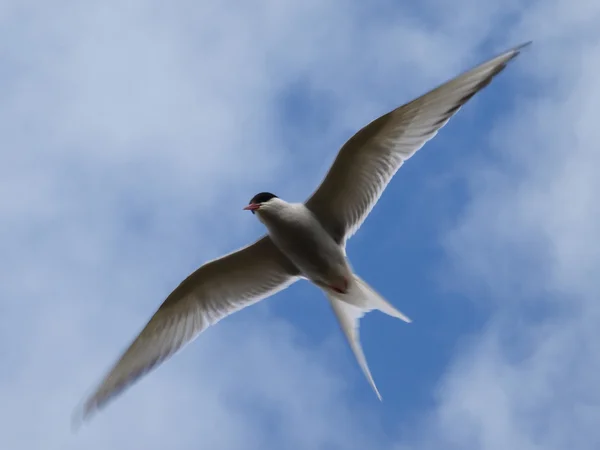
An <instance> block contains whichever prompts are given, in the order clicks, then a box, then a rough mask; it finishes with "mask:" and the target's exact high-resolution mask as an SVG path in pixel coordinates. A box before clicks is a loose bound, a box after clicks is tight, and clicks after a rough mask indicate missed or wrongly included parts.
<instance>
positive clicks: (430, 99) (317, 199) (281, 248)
mask: <svg viewBox="0 0 600 450" xmlns="http://www.w3.org/2000/svg"><path fill="white" fill-rule="evenodd" d="M530 43H531V42H527V43H525V44H522V45H519V46H516V47H513V48H511V49H509V50H507V51H505V52H503V53H501V54H499V55H498V56H496V57H494V58H491V59H489V60H487V61H486V62H484V63H482V64H480V65H478V66H476V67H474V68H472V69H470V70H468V71H466V72H463V73H462V74H460V75H458V76H456V77H455V78H453V79H451V80H449V81H447V82H445V83H443V84H441V85H440V86H438V87H437V88H435V89H432V90H431V91H429V92H427V93H426V94H424V95H422V96H420V97H418V98H416V99H414V100H412V101H410V102H408V103H406V104H404V105H402V106H400V107H398V108H396V109H394V110H392V111H390V112H388V113H387V114H384V115H382V116H381V117H379V118H377V119H375V120H373V121H372V122H370V123H369V124H368V125H366V126H364V127H363V128H362V129H360V130H359V131H358V132H356V133H355V134H354V135H353V136H352V137H351V138H350V139H349V140H348V141H347V142H346V143H345V144H344V145H343V146H342V147H341V149H340V150H339V152H338V155H337V156H336V158H335V160H334V162H333V164H332V166H331V168H330V169H329V171H328V172H327V174H326V176H325V178H324V179H323V181H322V182H321V184H320V185H319V187H318V188H317V189H316V190H315V191H314V192H313V193H312V195H311V196H310V197H309V198H308V199H307V200H306V201H305V202H304V203H289V202H287V201H285V200H283V199H281V198H279V197H278V196H277V195H274V194H272V193H270V192H261V193H259V194H257V195H255V196H254V197H252V199H251V200H250V202H249V203H248V205H246V206H245V207H244V208H243V209H244V210H248V211H251V212H252V214H254V215H255V216H256V217H257V218H258V220H259V221H260V222H262V224H264V226H265V227H266V229H267V233H266V234H265V235H263V236H262V237H261V238H259V239H258V240H257V241H255V242H254V243H252V244H250V245H248V246H246V247H243V248H241V249H239V250H237V251H234V252H232V253H229V254H226V255H224V256H222V257H220V258H217V259H214V260H212V261H209V262H207V263H205V264H204V265H202V266H201V267H200V268H198V269H197V270H196V271H194V272H193V273H192V274H190V275H189V276H188V277H187V278H186V279H185V280H183V281H182V282H181V283H180V284H179V285H178V286H177V287H176V288H175V289H174V290H173V292H172V293H171V294H170V295H168V297H167V298H166V299H165V300H164V302H163V303H162V304H161V305H160V307H159V308H158V309H157V310H156V312H155V313H154V315H153V316H152V317H151V318H150V320H149V322H148V323H147V324H146V326H145V327H144V328H143V329H142V331H141V332H140V333H139V335H138V336H137V337H136V338H135V339H134V340H133V342H132V343H131V344H130V346H129V347H128V348H127V349H126V350H125V351H124V352H123V354H122V355H121V357H120V358H119V359H118V360H117V362H116V363H115V364H114V365H113V366H112V368H111V369H110V370H109V371H108V373H107V374H106V375H105V377H104V378H103V379H102V380H101V381H100V383H99V384H98V385H97V387H96V388H95V389H94V390H93V392H92V393H91V395H89V396H88V397H87V398H86V399H85V401H84V402H83V403H82V405H81V407H80V408H79V410H78V413H77V414H76V415H77V417H78V419H79V422H82V421H83V420H86V419H87V418H89V417H90V416H91V415H92V414H93V413H95V412H97V411H98V410H100V409H102V408H103V407H104V406H105V405H106V404H107V403H108V402H109V401H110V400H111V399H114V398H115V397H116V396H117V395H118V394H120V393H122V392H123V391H124V390H125V389H126V388H128V387H129V386H131V385H132V384H133V383H134V382H135V381H137V380H138V379H139V378H141V377H142V376H143V375H145V374H146V373H148V372H149V371H151V370H152V369H153V368H155V367H157V366H158V365H159V364H161V363H163V362H164V361H165V360H167V359H168V358H170V357H171V356H173V355H174V354H175V353H177V352H179V351H180V350H181V349H182V348H183V347H184V346H185V345H187V344H189V343H190V342H191V341H192V340H194V339H195V338H196V337H197V336H198V335H199V334H200V333H201V332H202V331H204V330H205V329H206V328H208V327H209V326H212V325H215V324H216V323H217V322H219V321H220V320H221V319H223V318H225V317H227V316H229V315H231V314H232V313H234V312H236V311H238V310H240V309H242V308H245V307H248V306H250V305H252V304H254V303H256V302H258V301H259V300H262V299H264V298H267V297H270V296H272V295H274V294H275V293H277V292H280V291H282V290H284V289H286V288H287V287H288V286H290V285H291V284H293V283H295V282H297V281H298V280H301V279H304V280H308V281H309V282H311V283H312V284H314V285H316V286H317V287H318V288H319V289H321V290H322V291H323V292H324V294H325V296H326V298H327V300H328V301H329V304H330V306H331V308H332V310H333V312H334V314H335V316H336V317H337V320H338V322H339V325H340V328H341V330H342V331H343V333H344V335H345V337H346V339H347V340H348V343H349V345H350V348H351V349H352V351H353V353H354V355H355V357H356V359H357V361H358V365H359V366H360V368H361V369H362V372H363V373H364V375H365V377H366V379H367V380H368V382H369V384H370V385H371V387H372V389H373V391H374V392H375V394H376V395H377V397H378V398H379V399H380V400H381V395H380V393H379V390H378V388H377V386H376V384H375V381H374V379H373V377H372V375H371V372H370V370H369V367H368V365H367V361H366V359H365V356H364V353H363V350H362V348H361V344H360V338H359V321H360V319H361V318H362V317H363V316H364V315H365V314H366V313H368V312H370V311H373V310H379V311H381V312H383V313H385V314H387V315H389V316H392V317H395V318H398V319H401V320H403V321H405V322H410V319H409V318H408V317H407V316H406V315H404V314H403V313H401V312H400V311H399V310H398V309H396V307H395V306H393V304H392V303H390V302H389V301H387V300H386V299H384V298H383V297H382V295H381V294H379V293H378V292H377V291H376V290H375V289H373V288H372V287H371V286H369V285H368V284H367V283H366V282H365V281H364V280H363V279H362V278H360V277H359V276H358V275H357V274H356V273H355V272H354V271H353V269H352V266H351V264H350V262H349V260H348V257H347V255H346V242H347V240H348V239H349V238H350V237H351V236H352V235H353V234H355V233H356V231H357V230H358V229H359V228H360V226H361V225H362V223H363V222H364V221H365V219H366V218H367V216H368V215H369V213H370V211H371V210H372V209H373V207H374V206H375V204H376V203H377V201H378V199H379V198H380V196H381V195H382V193H383V191H384V189H385V188H386V186H387V184H388V183H389V182H390V180H391V179H392V177H393V176H394V174H395V173H396V172H397V170H398V169H399V168H400V167H401V166H402V165H403V164H404V162H405V161H406V160H408V159H409V158H410V157H411V156H413V155H414V154H415V152H416V151H417V150H419V149H420V148H421V147H423V145H425V143H426V142H427V141H429V140H430V139H432V138H433V137H434V136H435V135H436V134H437V132H438V131H439V130H440V128H442V127H443V126H444V125H445V124H446V123H447V122H448V120H449V119H450V118H451V117H452V116H453V115H454V114H456V113H457V112H458V110H459V109H460V108H461V107H462V106H463V105H464V104H465V103H466V102H467V101H468V100H469V99H470V98H471V97H473V96H474V95H475V94H476V93H477V92H479V91H481V90H482V89H483V88H484V87H486V86H487V85H488V84H490V82H491V81H492V80H493V79H494V78H495V77H496V75H498V74H499V73H500V72H502V71H503V70H504V68H505V67H506V66H507V64H508V63H509V62H510V61H511V60H513V59H514V58H515V57H516V56H517V55H519V54H520V53H521V50H522V49H523V48H525V47H526V46H527V45H529V44H530Z"/></svg>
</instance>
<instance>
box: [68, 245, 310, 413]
mask: <svg viewBox="0 0 600 450" xmlns="http://www.w3.org/2000/svg"><path fill="white" fill-rule="evenodd" d="M298 275H299V273H298V270H297V269H296V268H295V267H294V265H293V264H292V263H291V262H290V261H289V260H288V259H287V258H286V257H285V256H284V255H283V254H282V253H281V252H280V251H279V249H278V248H277V247H276V246H275V245H274V244H273V242H272V241H271V239H270V238H269V237H268V236H264V237H263V238H261V239H259V240H258V241H256V242H255V243H253V244H251V245H249V246H247V247H244V248H242V249H240V250H238V251H236V252H233V253H230V254H228V255H225V256H223V257H221V258H218V259H215V260H213V261H210V262H208V263H207V264H205V265H203V266H202V267H200V268H199V269H198V270H196V271H195V272H194V273H192V274H191V275H190V276H189V277H187V278H186V279H185V280H184V281H183V282H182V283H181V284H180V285H179V286H178V287H177V288H176V289H175V290H174V291H173V292H172V293H171V294H170V295H169V296H168V297H167V299H166V300H165V301H164V302H163V304H162V305H161V306H160V308H158V310H157V311H156V313H155V314H154V316H152V318H151V319H150V321H149V322H148V324H147V325H146V326H145V327H144V329H143V330H142V331H141V333H140V334H139V335H138V337H137V338H135V340H134V341H133V343H132V344H131V345H130V346H129V348H128V349H127V350H126V351H125V352H124V353H123V355H122V356H121V358H120V359H119V360H118V361H117V363H116V364H115V365H114V366H113V368H112V369H111V370H110V371H109V372H108V374H107V375H106V376H105V377H104V379H103V380H102V382H101V383H100V385H99V386H98V387H97V389H96V390H95V391H94V393H93V394H92V395H91V396H90V397H89V398H88V399H87V400H86V401H85V403H84V404H83V405H82V407H81V409H80V410H79V411H77V416H76V417H74V419H77V420H78V422H80V421H81V420H83V419H85V418H87V417H89V416H90V415H91V414H92V413H93V412H94V411H96V410H98V409H100V408H102V407H103V406H104V405H105V404H106V403H107V402H108V401H109V400H110V399H112V398H113V397H115V396H116V395H118V394H119V393H121V392H122V391H123V390H124V389H125V388H127V387H128V386H129V385H131V384H132V383H134V382H135V381H136V380H137V379H139V378H140V377H141V376H143V375H144V374H146V373H147V372H149V371H150V370H151V369H153V368H154V367H156V366H157V365H159V364H160V363H162V362H163V361H165V360H166V359H167V358H169V357H170V356H172V355H173V354H174V353H175V352H177V351H179V350H180V349H181V348H182V347H183V346H184V345H186V344H188V343H189V342H191V341H192V340H193V339H195V338H196V337H197V336H198V334H200V333H201V332H202V331H203V330H205V329H206V328H207V327H208V326H210V325H214V324H215V323H217V322H218V321H219V320H221V319H223V318H224V317H226V316H228V315H229V314H231V313H233V312H235V311H237V310H239V309H242V308H244V307H246V306H248V305H251V304H253V303H255V302H257V301H259V300H261V299H263V298H266V297H268V296H270V295H272V294H274V293H275V292H278V291H280V290H282V289H284V288H286V287H287V286H289V285H290V284H292V283H293V282H294V281H296V280H297V279H298Z"/></svg>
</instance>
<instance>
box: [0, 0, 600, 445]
mask: <svg viewBox="0 0 600 450" xmlns="http://www.w3.org/2000/svg"><path fill="white" fill-rule="evenodd" d="M598 20H600V5H599V4H598V2H594V1H592V0H582V1H580V2H577V3H573V2H568V1H567V0H544V1H518V0H514V1H512V2H506V1H499V0H495V1H491V2H479V1H476V0H458V1H457V2H452V3H451V4H450V3H449V2H445V1H441V0H428V1H425V2H421V3H420V4H419V6H418V7H413V6H411V5H409V4H408V2H404V3H403V4H398V3H396V2H388V1H383V0H378V1H375V2H369V3H368V4H367V3H364V4H363V3H361V2H352V1H345V0H331V1H328V2H323V1H320V0H318V1H317V0H308V1H304V2H293V1H290V0H278V1H277V2H275V1H272V0H262V1H259V2H254V3H253V5H252V7H251V6H249V4H248V3H246V2H241V1H228V2H217V1H213V0H208V1H203V2H187V1H174V2H170V3H169V4H168V5H167V4H165V3H160V2H142V1H132V2H128V3H127V5H124V4H123V3H122V2H116V1H106V2H103V3H102V4H96V5H91V4H83V3H79V4H77V5H76V6H74V5H73V4H71V3H69V2H63V1H59V2H53V4H52V5H50V4H44V5H41V4H39V3H37V2H23V1H12V0H8V1H6V0H5V1H4V2H3V3H2V4H0V97H1V98H2V102H0V255H1V256H0V273H2V283H0V298H1V299H2V303H0V308H1V309H0V312H1V314H0V338H1V339H0V354H2V356H3V359H4V364H3V370H2V371H0V399H1V401H0V422H1V423H3V424H4V426H3V429H2V433H0V447H2V448H10V449H27V450H28V449H33V448H39V447H41V446H43V447H44V448H49V449H52V450H54V449H61V450H62V449H75V448H87V449H92V450H93V449H96V448H98V449H100V448H114V449H121V448H123V449H125V448H144V449H153V448H157V449H158V448H164V446H165V443H169V446H170V447H173V448H179V449H188V448H190V449H191V448H198V446H202V447H203V448H210V449H215V450H218V449H223V450H229V449H236V450H237V449H240V448H248V449H265V448H274V449H275V448H277V449H280V448H285V449H292V450H293V449H309V448H310V449H314V448H323V449H338V448H344V449H363V448H382V449H393V450H405V449H417V450H430V449H438V448H446V449H455V448H456V449H467V450H469V449H478V450H479V449H483V450H496V449H498V450H500V449H502V450H504V449H507V448H518V449H541V448H544V449H557V450H562V449H564V448H577V449H594V448H598V444H599V442H600V432H599V431H598V429H597V426H596V424H597V423H598V419H600V391H599V390H598V388H597V383H596V381H595V376H594V375H595V373H597V372H598V371H599V370H598V369H600V356H599V355H600V351H599V350H600V349H599V348H598V342H600V335H599V332H598V327H597V323H598V319H599V317H598V316H599V315H600V309H599V308H598V306H597V305H598V302H597V298H598V294H600V284H599V283H598V277H597V271H598V269H597V268H598V267H600V264H599V263H600V251H599V246H598V244H597V243H598V242H599V240H600V227H599V226H598V223H599V219H600V206H598V205H599V203H598V202H597V201H596V199H595V195H594V194H595V193H596V192H598V190H599V189H600V181H599V179H598V177H597V176H596V172H597V170H596V167H598V164H599V163H600V153H598V150H597V148H596V147H597V146H596V144H595V143H596V142H597V141H598V139H599V138H600V135H599V132H598V127H597V120H596V118H597V117H598V115H599V114H600V106H599V105H600V89H599V88H598V84H597V73H598V71H599V70H600V66H599V63H598V61H600V29H598V27H597V23H598ZM527 40H533V41H534V45H533V46H532V47H531V48H530V49H528V50H527V51H526V52H525V53H524V54H522V55H521V56H520V57H519V58H518V59H517V60H516V61H515V63H514V64H512V65H511V66H510V67H509V69H508V70H506V71H505V72H504V73H503V74H502V75H501V76H500V78H499V79H498V80H496V81H495V82H494V83H493V84H492V85H491V86H490V87H488V88H487V89H486V90H485V91H484V92H482V93H481V94H479V95H478V96H476V97H475V98H474V99H473V101H471V102H470V103H469V104H468V105H467V106H466V107H465V108H463V109H462V110H461V111H460V112H459V114H458V115H457V116H456V117H454V118H453V119H452V120H451V121H450V122H449V124H448V125H447V126H446V127H445V128H444V129H443V130H442V131H441V132H440V133H439V134H438V136H437V137H436V138H435V139H434V140H433V141H431V142H430V143H428V144H427V145H426V146H425V147H424V148H423V149H422V150H421V151H419V153H418V154H417V155H416V156H415V157H414V158H413V159H411V160H410V161H409V162H408V163H407V164H405V165H404V166H403V167H402V168H401V170H400V171H399V172H398V174H397V175H396V177H395V178H394V179H393V181H392V183H391V184H390V186H389V187H388V189H387V190H386V192H385V193H384V195H383V197H382V198H381V200H380V202H379V204H378V206H377V207H376V208H375V210H374V211H373V213H372V214H371V216H370V217H369V219H368V220H367V222H366V223H365V224H364V225H363V227H362V229H361V230H360V231H359V233H358V234H357V235H356V236H355V237H353V238H352V239H351V240H350V242H349V244H348V255H349V257H350V258H351V260H352V262H353V265H354V267H355V269H356V270H357V272H358V273H359V274H360V275H361V276H362V277H363V278H364V279H366V280H367V281H368V282H369V283H370V284H372V285H373V286H374V287H376V288H377V289H378V290H379V291H380V292H381V293H382V294H384V296H385V297H386V298H388V299H389V300H390V301H392V302H393V303H394V304H395V305H396V306H397V307H398V308H399V309H400V310H401V311H403V312H405V313H406V314H407V315H408V316H409V317H411V318H412V319H413V320H414V322H413V323H412V324H409V325H407V324H404V323H402V322H400V321H397V320H394V319H392V318H389V317H386V316H384V315H382V314H379V313H373V314H370V315H368V316H367V317H366V318H365V319H364V320H363V321H362V327H361V334H362V341H363V346H364V348H365V352H366V355H367V358H368V360H369V363H370V366H371V369H372V372H373V375H374V377H375V379H376V381H377V383H378V386H379V388H380V391H381V393H382V395H383V399H384V401H383V403H379V402H378V401H377V399H376V397H375V395H374V394H373V393H372V391H371V390H370V387H369V385H368V383H367V382H366V381H365V380H364V378H363V376H362V374H361V372H360V370H359V368H358V367H357V365H356V363H355V361H354V359H353V357H352V355H351V352H350V350H349V349H348V348H347V346H346V343H345V341H344V339H343V336H342V334H341V332H340V331H339V329H338V327H337V323H336V322H335V319H334V317H333V315H332V313H331V311H330V309H329V307H328V305H327V303H326V302H325V301H323V300H324V297H323V295H322V294H321V293H319V292H318V291H317V289H316V288H313V287H311V286H310V285H308V284H307V283H298V284H296V285H294V286H292V287H291V288H290V289H289V290H287V291H285V292H283V293H280V294H278V295H277V296H276V297H273V298H271V299H269V300H267V301H264V302H262V303H260V304H258V305H255V306H253V307H251V308H248V309H246V310H243V311H241V312H239V313H237V314H235V315H234V316H232V317H230V318H228V319H226V320H224V321H223V322H221V323H219V325H218V326H216V327H214V328H213V329H210V330H208V331H207V332H205V333H204V334H203V335H202V336H201V337H200V338H199V339H198V340H197V341H195V342H194V343H193V344H192V345H190V346H189V347H187V348H186V349H185V351H183V352H182V353H180V354H178V355H177V356H176V357H175V358H173V359H172V360H170V361H169V362H168V363H166V364H164V365H163V366H161V367H160V368H159V369H158V370H156V371H154V372H153V373H151V374H150V375H148V376H147V377H145V378H144V379H143V380H142V381H141V382H139V383H138V384H136V385H135V386H133V387H132V388H131V389H130V390H128V391H127V392H126V393H125V394H124V395H123V396H121V397H119V398H118V399H117V400H116V401H115V402H114V403H112V404H110V406H109V407H108V408H106V409H105V410H104V411H102V413H101V414H99V415H98V416H96V417H94V419H93V420H92V421H91V422H90V423H89V424H88V425H86V426H85V427H84V428H82V429H81V430H80V431H79V432H78V433H77V434H75V435H73V434H72V433H71V430H70V419H71V413H72V411H73V409H74V408H75V407H76V406H77V404H78V402H79V401H80V400H81V399H82V397H83V396H84V394H85V393H86V392H87V391H88V390H89V389H91V388H92V387H93V385H94V384H95V383H96V382H97V381H98V380H99V379H100V377H101V376H102V374H103V373H104V372H105V371H106V370H107V368H108V367H109V365H110V364H112V362H113V361H114V359H115V358H116V357H117V356H118V355H119V353H120V352H121V351H122V350H123V349H124V347H125V346H126V345H127V343H128V342H129V341H130V340H131V339H132V338H133V337H134V336H135V335H136V333H137V332H138V331H139V330H140V328H141V327H142V326H143V325H144V324H145V323H146V321H147V320H148V318H149V317H150V316H151V314H152V313H153V312H154V310H155V309H156V308H157V307H158V305H159V304H160V303H161V302H162V300H163V299H164V297H165V296H166V295H167V294H168V293H169V292H170V291H171V290H172V289H173V288H174V287H175V286H176V285H177V283H179V282H180V281H181V280H182V279H183V278H184V277H185V276H186V275H187V274H188V273H189V272H191V271H192V270H194V269H195V268H196V267H197V266H199V265H200V264H201V263H203V262H205V261H207V260H209V259H211V258H214V257H216V256H218V255H220V254H222V253H224V252H228V251H231V250H234V249H235V248H237V247H239V246H242V245H245V244H246V243H248V242H249V241H250V240H252V239H254V238H256V237H257V236H259V235H260V234H261V233H262V232H263V229H262V226H261V224H260V223H259V222H258V221H257V220H256V219H255V218H254V217H252V216H251V215H250V214H247V213H244V212H243V211H241V207H242V206H243V205H245V204H246V203H247V202H248V199H249V198H251V197H252V196H253V195H254V194H255V193H256V192H260V191H263V190H269V191H272V192H275V193H277V194H278V195H279V196H281V197H283V198H285V199H288V200H290V201H301V200H303V199H304V198H305V197H306V196H307V195H309V194H310V192H312V190H313V189H314V188H315V187H316V185H317V183H318V182H319V181H320V179H321V177H322V176H323V175H324V174H325V171H326V170H327V168H328V167H329V165H330V163H331V162H332V160H333V158H334V157H335V155H336V153H337V150H338V148H339V147H340V146H341V144H343V142H344V141H345V140H346V139H347V138H349V137H350V136H351V135H352V134H353V133H354V132H355V131H356V130H358V129H359V128H360V127H361V126H363V125H364V124H365V123H367V122H369V121H370V120H372V119H373V118H375V117H377V116H378V115H380V114H382V113H384V112H386V111H388V110H389V109H391V108H393V107H395V106H398V105H400V104H402V103H404V102H406V101H408V100H410V99H412V98H413V97H415V96H417V95H420V94H422V93H424V92H425V91H427V90H428V89H430V88H432V87H434V86H436V85H437V84H439V83H441V82H443V81H445V80H446V79H448V78H450V77H452V76H454V75H456V74H458V73H459V72H461V71H463V70H465V69H467V68H469V67H471V66H472V65H474V64H476V63H478V62H481V61H483V60H485V59H487V58H488V57H490V56H493V55H494V54H496V53H498V52H499V51H502V50H504V49H506V48H508V47H510V46H512V45H515V44H519V43H521V42H524V41H527Z"/></svg>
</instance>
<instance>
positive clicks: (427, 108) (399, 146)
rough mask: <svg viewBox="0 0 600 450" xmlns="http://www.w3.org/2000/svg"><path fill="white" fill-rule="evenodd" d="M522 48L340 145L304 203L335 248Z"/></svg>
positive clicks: (412, 104) (372, 123)
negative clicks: (407, 163)
mask: <svg viewBox="0 0 600 450" xmlns="http://www.w3.org/2000/svg"><path fill="white" fill-rule="evenodd" d="M525 45H527V44H525ZM523 47H524V45H522V46H519V47H515V48H513V49H511V50H508V51H506V52H504V53H502V54H501V55H499V56H497V57H495V58H493V59H491V60H489V61H487V62H485V63H483V64H481V65H479V66H477V67H475V68H473V69H471V70H469V71H468V72H465V73H463V74H462V75H459V76H458V77H456V78H454V79H452V80H450V81H448V82H446V83H444V84H442V85H441V86H439V87H437V88H436V89H433V90H432V91H430V92H428V93H427V94H425V95H423V96H421V97H419V98H417V99H415V100H413V101H411V102H409V103H407V104H405V105H403V106H401V107H399V108H397V109H395V110H393V111H391V112H389V113H387V114H385V115H383V116H381V117H379V118H378V119H376V120H374V121H373V122H371V123H370V124H368V125H367V126H365V127H364V128H362V129H361V130H360V131H358V132H357V133H356V134H355V135H354V136H352V138H350V140H348V142H346V143H345V144H344V146H343V147H342V148H341V150H340V152H339V154H338V156H337V158H336V160H335V161H334V163H333V165H332V167H331V169H330V170H329V172H328V174H327V176H326V177H325V179H324V180H323V182H322V183H321V185H320V186H319V188H318V189H317V190H316V191H315V192H314V193H313V195H312V196H311V197H310V198H309V199H308V200H307V201H306V206H307V207H308V208H309V209H310V210H311V211H312V212H313V213H314V214H315V215H316V216H317V218H318V219H319V220H320V222H321V223H322V225H323V226H324V227H325V228H326V229H327V230H328V231H329V233H330V234H331V235H332V237H333V238H334V239H335V240H336V241H337V242H338V243H340V244H343V243H344V242H345V240H346V239H347V238H348V237H350V236H351V235H352V234H354V232H355V231H356V230H357V229H358V228H359V227H360V225H361V224H362V222H363V221H364V220H365V218H366V217H367V215H368V214H369V212H370V211H371V209H372V208H373V206H375V204H376V203H377V200H378V199H379V197H380V196H381V194H382V192H383V190H384V189H385V187H386V186H387V184H388V183H389V181H390V180H391V178H392V177H393V175H394V174H395V173H396V171H397V170H398V169H399V168H400V167H401V166H402V164H403V163H404V161H406V160H407V159H408V158H410V157H411V156H412V155H413V154H414V153H415V152H416V151H417V150H419V149H420V148H421V147H422V146H423V145H424V144H425V143H426V142H427V141H429V140H430V139H432V138H433V137H434V136H435V135H436V133H437V132H438V130H439V129H440V128H442V127H443V126H444V125H445V124H446V123H447V122H448V120H449V119H450V117H452V116H453V115H454V114H455V113H456V112H457V111H458V110H459V109H460V107H461V106H462V105H464V104H465V103H466V102H467V101H468V100H469V99H470V98H471V97H472V96H473V95H475V94H476V93H477V92H479V91H480V90H481V89H483V88H484V87H485V86H487V85H488V84H489V83H490V82H491V81H492V79H493V78H494V77H495V76H496V75H497V74H498V73H500V72H501V71H502V70H503V69H504V68H505V67H506V64H507V63H508V62H509V61H510V60H512V59H513V58H515V57H516V56H517V55H518V54H519V52H520V51H521V49H522V48H523Z"/></svg>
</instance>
